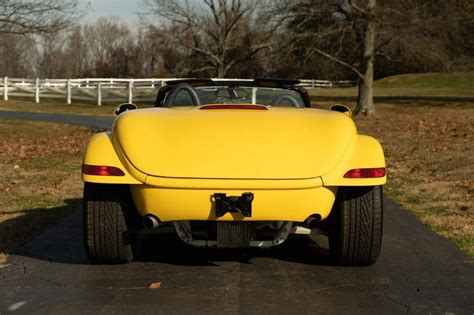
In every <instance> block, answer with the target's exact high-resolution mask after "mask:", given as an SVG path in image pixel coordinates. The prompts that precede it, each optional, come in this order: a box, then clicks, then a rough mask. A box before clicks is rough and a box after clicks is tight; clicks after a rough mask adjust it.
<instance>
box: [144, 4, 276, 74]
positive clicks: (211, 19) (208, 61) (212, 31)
mask: <svg viewBox="0 0 474 315" xmlns="http://www.w3.org/2000/svg"><path fill="white" fill-rule="evenodd" d="M143 3H144V5H145V8H146V9H145V10H146V13H142V16H144V17H145V18H147V20H148V21H149V22H150V26H151V27H152V28H153V27H155V28H156V27H157V26H158V27H162V28H163V27H166V28H167V29H168V30H172V31H168V32H165V33H163V34H164V36H166V37H167V39H168V41H169V42H170V43H172V44H173V45H176V46H178V47H179V48H180V49H181V50H182V51H184V52H185V54H186V55H187V56H188V58H190V59H189V60H190V61H191V65H192V67H191V68H190V69H188V70H189V72H192V73H199V72H209V71H211V72H212V74H213V75H215V76H217V77H225V76H226V75H227V74H228V73H229V71H230V70H231V69H232V68H233V67H235V66H236V65H238V64H241V63H243V62H246V61H249V60H252V59H253V58H255V56H256V55H257V54H258V53H259V52H260V51H262V50H263V49H265V48H269V47H270V40H271V30H272V29H271V25H270V24H269V23H264V22H263V21H259V20H258V19H257V18H256V14H257V12H258V11H259V9H260V7H261V5H262V3H263V1H262V0H254V1H252V0H202V1H199V2H198V1H189V0H182V1H168V0H143ZM157 17H158V20H157V21H158V25H157V23H156V22H155V21H156V18H157Z"/></svg>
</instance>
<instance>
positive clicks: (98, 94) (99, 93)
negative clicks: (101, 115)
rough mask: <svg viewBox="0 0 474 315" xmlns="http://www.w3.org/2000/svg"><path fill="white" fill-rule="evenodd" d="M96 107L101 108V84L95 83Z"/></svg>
mask: <svg viewBox="0 0 474 315" xmlns="http://www.w3.org/2000/svg"><path fill="white" fill-rule="evenodd" d="M97 106H102V83H101V82H97Z"/></svg>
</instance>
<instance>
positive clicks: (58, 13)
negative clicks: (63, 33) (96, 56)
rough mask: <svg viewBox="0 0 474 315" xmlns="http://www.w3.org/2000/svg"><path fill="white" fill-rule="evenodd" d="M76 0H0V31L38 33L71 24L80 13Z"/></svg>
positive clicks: (52, 30)
mask: <svg viewBox="0 0 474 315" xmlns="http://www.w3.org/2000/svg"><path fill="white" fill-rule="evenodd" d="M77 7H78V1H77V0H36V1H21V0H1V1H0V33H8V34H38V33H49V32H55V31H58V30H60V29H64V28H66V27H68V26H70V25H71V23H72V22H73V21H74V19H75V18H76V17H77V16H78V14H80V11H78V10H77Z"/></svg>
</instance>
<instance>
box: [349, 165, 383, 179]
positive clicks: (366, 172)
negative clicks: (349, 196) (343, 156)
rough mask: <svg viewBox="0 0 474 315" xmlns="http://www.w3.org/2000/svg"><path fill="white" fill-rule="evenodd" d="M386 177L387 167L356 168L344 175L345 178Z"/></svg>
mask: <svg viewBox="0 0 474 315" xmlns="http://www.w3.org/2000/svg"><path fill="white" fill-rule="evenodd" d="M384 176H385V167H378V168H355V169H352V170H350V171H348V172H347V173H346V174H344V178H377V177H384Z"/></svg>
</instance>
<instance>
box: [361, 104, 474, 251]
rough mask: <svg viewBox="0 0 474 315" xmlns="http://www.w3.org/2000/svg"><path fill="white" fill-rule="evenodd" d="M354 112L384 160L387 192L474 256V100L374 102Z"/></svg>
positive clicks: (425, 222) (364, 131)
mask: <svg viewBox="0 0 474 315" xmlns="http://www.w3.org/2000/svg"><path fill="white" fill-rule="evenodd" d="M376 106H377V116H376V117H374V118H366V117H357V119H356V122H357V125H358V128H359V130H360V132H363V133H366V134H370V135H373V136H375V137H376V138H378V139H379V140H380V141H381V142H382V145H383V147H384V151H385V154H386V159H387V163H388V178H389V179H388V183H387V185H386V186H385V193H386V195H387V196H388V197H389V198H391V199H392V200H395V201H397V202H398V203H400V204H402V205H403V206H404V207H405V208H407V209H410V210H411V211H412V212H414V213H415V215H416V216H417V217H418V218H419V219H420V220H421V222H423V223H424V224H426V225H428V226H429V227H431V228H432V229H433V230H435V231H436V232H437V233H439V234H441V235H442V236H445V237H447V238H448V239H450V240H451V241H453V242H454V243H455V244H456V245H458V246H459V248H461V249H462V250H463V251H464V252H466V253H468V254H469V255H470V256H471V257H474V198H473V194H474V148H473V146H472V144H473V140H474V139H473V136H474V104H463V105H459V104H457V105H456V104H452V105H446V106H427V105H419V104H416V103H413V104H405V105H399V104H398V105H394V104H383V103H382V104H377V105H376Z"/></svg>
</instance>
